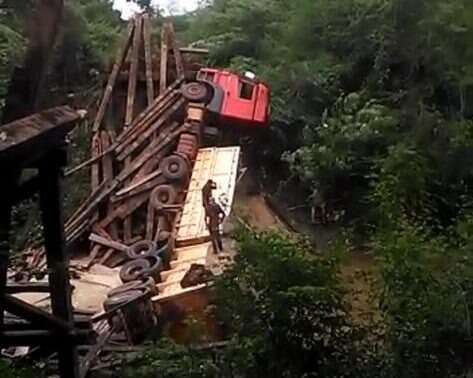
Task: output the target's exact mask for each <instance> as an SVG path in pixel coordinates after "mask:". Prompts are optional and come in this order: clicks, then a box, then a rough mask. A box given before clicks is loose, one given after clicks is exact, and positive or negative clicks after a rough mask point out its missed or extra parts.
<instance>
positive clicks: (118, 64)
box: [92, 21, 135, 132]
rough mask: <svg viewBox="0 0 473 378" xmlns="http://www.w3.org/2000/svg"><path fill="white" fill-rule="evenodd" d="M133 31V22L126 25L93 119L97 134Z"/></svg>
mask: <svg viewBox="0 0 473 378" xmlns="http://www.w3.org/2000/svg"><path fill="white" fill-rule="evenodd" d="M134 29H135V24H134V22H133V21H130V22H129V23H128V30H127V34H126V37H125V42H124V44H123V46H122V48H121V49H120V50H119V51H118V54H117V57H116V60H115V64H114V66H113V69H112V73H111V74H110V76H109V78H108V82H107V86H106V88H105V93H104V95H103V98H102V102H101V103H100V106H99V110H98V112H97V116H96V117H95V120H94V124H93V126H92V130H93V131H94V132H97V131H98V130H99V128H100V125H101V124H102V121H103V118H104V116H105V111H106V110H107V106H108V103H109V102H110V99H111V98H112V92H113V87H114V86H115V82H116V81H117V77H118V74H119V73H120V71H121V69H122V66H123V62H124V61H125V58H126V56H127V53H128V50H129V49H130V46H131V41H132V36H133V31H134Z"/></svg>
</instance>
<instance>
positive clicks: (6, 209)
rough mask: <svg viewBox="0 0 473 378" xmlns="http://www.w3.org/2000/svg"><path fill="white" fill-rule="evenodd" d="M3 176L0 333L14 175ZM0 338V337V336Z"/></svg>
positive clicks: (0, 246)
mask: <svg viewBox="0 0 473 378" xmlns="http://www.w3.org/2000/svg"><path fill="white" fill-rule="evenodd" d="M4 174H5V186H4V190H5V193H2V196H3V198H2V200H1V201H0V333H1V332H3V317H4V309H5V297H4V295H5V294H4V293H5V289H6V284H7V272H8V262H9V254H10V227H11V209H12V203H11V201H10V198H12V195H13V192H14V190H13V188H14V183H15V182H16V179H17V177H16V175H15V174H13V173H9V172H8V171H7V172H4ZM0 337H1V336H0Z"/></svg>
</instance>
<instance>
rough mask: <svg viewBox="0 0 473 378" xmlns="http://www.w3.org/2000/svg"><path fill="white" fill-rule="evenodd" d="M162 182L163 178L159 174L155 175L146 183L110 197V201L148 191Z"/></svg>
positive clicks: (124, 199) (125, 198) (123, 199)
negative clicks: (120, 194) (118, 195)
mask: <svg viewBox="0 0 473 378" xmlns="http://www.w3.org/2000/svg"><path fill="white" fill-rule="evenodd" d="M160 184H163V179H162V177H160V176H157V177H155V178H154V179H152V180H150V181H148V182H147V183H145V184H143V185H141V186H139V187H138V188H135V189H133V190H132V191H131V192H128V193H126V194H124V195H123V196H121V197H119V198H117V197H112V202H114V203H116V202H122V201H127V200H128V199H129V198H132V197H135V196H137V195H138V194H141V193H144V192H149V191H150V190H152V189H154V188H155V187H156V186H158V185H160Z"/></svg>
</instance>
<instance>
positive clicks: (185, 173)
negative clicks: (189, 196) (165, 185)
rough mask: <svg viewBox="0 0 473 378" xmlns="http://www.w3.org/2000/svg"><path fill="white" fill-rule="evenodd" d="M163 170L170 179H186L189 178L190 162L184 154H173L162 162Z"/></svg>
mask: <svg viewBox="0 0 473 378" xmlns="http://www.w3.org/2000/svg"><path fill="white" fill-rule="evenodd" d="M160 165H161V171H162V172H163V175H164V177H165V178H166V179H168V180H169V181H184V180H188V179H189V171H190V169H189V163H188V162H187V161H186V159H185V158H184V157H183V156H179V155H175V154H174V155H171V156H168V157H167V158H165V159H164V160H163V161H162V162H161V164H160Z"/></svg>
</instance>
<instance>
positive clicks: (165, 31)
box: [159, 22, 169, 94]
mask: <svg viewBox="0 0 473 378" xmlns="http://www.w3.org/2000/svg"><path fill="white" fill-rule="evenodd" d="M168 41H169V22H164V24H163V26H162V29H161V60H160V73H159V94H162V93H164V91H165V90H166V87H167V77H168Z"/></svg>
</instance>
